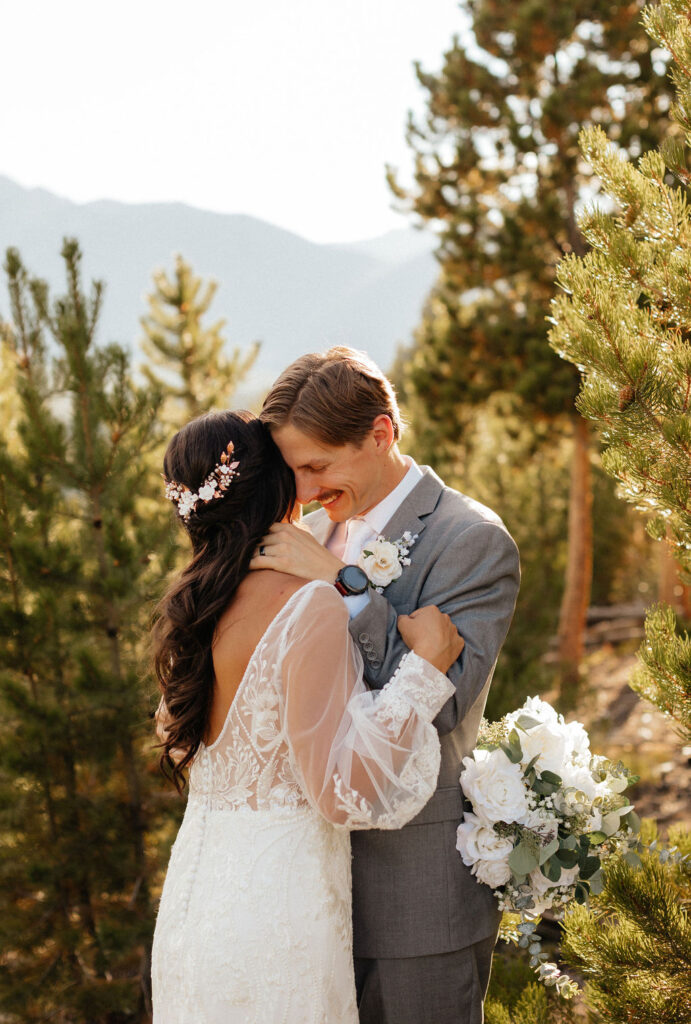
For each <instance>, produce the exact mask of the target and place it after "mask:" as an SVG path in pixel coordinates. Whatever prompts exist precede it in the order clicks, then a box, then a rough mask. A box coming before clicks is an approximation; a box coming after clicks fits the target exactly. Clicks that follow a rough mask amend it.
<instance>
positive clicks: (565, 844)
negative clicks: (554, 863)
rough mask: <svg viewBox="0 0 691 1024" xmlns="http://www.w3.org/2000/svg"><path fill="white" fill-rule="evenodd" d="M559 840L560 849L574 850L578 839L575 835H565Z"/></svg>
mask: <svg viewBox="0 0 691 1024" xmlns="http://www.w3.org/2000/svg"><path fill="white" fill-rule="evenodd" d="M560 842H561V848H562V850H575V849H577V848H578V840H577V839H576V837H575V836H565V837H564V838H563V839H561V840H560Z"/></svg>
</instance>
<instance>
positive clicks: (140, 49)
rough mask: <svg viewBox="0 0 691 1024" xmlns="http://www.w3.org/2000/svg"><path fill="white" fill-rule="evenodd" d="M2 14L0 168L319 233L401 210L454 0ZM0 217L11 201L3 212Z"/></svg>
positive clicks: (167, 2) (148, 3)
mask: <svg viewBox="0 0 691 1024" xmlns="http://www.w3.org/2000/svg"><path fill="white" fill-rule="evenodd" d="M2 6H3V10H2V13H1V14H0V34H1V35H2V39H3V47H2V50H3V53H2V59H1V60H0V89H1V92H0V95H2V96H3V101H2V104H1V105H0V141H1V145H0V174H5V175H7V176H8V177H10V178H13V179H14V180H16V181H18V182H19V183H20V184H22V185H25V186H42V187H44V188H47V189H49V190H50V191H53V192H57V193H58V194H60V195H63V196H67V197H68V198H70V199H74V200H77V201H80V202H81V201H87V200H91V199H101V198H110V199H120V200H123V201H126V202H139V201H146V202H150V201H168V200H180V201H183V202H187V203H190V204H191V205H194V206H200V207H204V208H206V209H210V210H216V211H222V212H228V213H247V214H252V215H253V216H256V217H261V218H263V219H264V220H267V221H270V222H271V223H274V224H278V225H280V226H282V227H286V228H289V229H290V230H292V231H295V232H297V233H298V234H301V235H303V236H305V237H307V238H310V239H313V240H315V241H318V242H335V241H353V240H356V239H361V238H368V237H372V236H375V235H378V234H380V233H383V232H385V231H387V230H388V229H390V228H395V227H404V226H405V225H406V223H407V220H406V218H405V217H404V216H402V215H401V214H396V213H394V212H393V211H392V210H391V208H390V207H391V201H392V200H391V196H390V193H389V191H388V188H387V186H386V182H385V179H384V164H385V163H387V162H388V163H392V164H394V165H397V166H399V167H401V168H403V169H409V168H410V166H411V162H410V157H409V153H408V150H407V147H406V145H405V140H404V130H405V120H406V112H407V110H408V109H409V108H411V107H412V108H414V109H417V110H422V109H423V104H424V100H423V96H424V94H423V92H422V90H421V89H420V88H419V87H418V85H417V82H416V79H415V75H414V71H413V67H412V62H413V61H414V60H419V61H421V62H422V64H423V67H425V68H426V69H428V70H437V69H438V68H439V66H440V64H441V59H442V54H443V52H444V50H445V49H447V48H448V46H449V45H450V43H451V38H452V36H453V34H454V33H457V32H459V31H460V30H461V28H462V26H463V19H462V15H461V13H460V11H459V9H458V3H457V0H242V2H239V0H195V2H189V0H187V2H181V0H118V2H117V3H103V2H98V0H17V2H14V3H9V2H8V3H5V4H3V5H2ZM0 215H1V211H0Z"/></svg>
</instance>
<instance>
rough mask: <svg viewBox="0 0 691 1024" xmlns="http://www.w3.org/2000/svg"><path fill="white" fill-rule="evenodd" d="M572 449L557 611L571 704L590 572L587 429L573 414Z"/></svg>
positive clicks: (565, 697)
mask: <svg viewBox="0 0 691 1024" xmlns="http://www.w3.org/2000/svg"><path fill="white" fill-rule="evenodd" d="M572 422H573V439H574V448H573V456H572V460H571V487H570V493H569V533H568V556H567V566H566V580H565V586H564V595H563V597H562V602H561V610H560V614H559V634H558V639H559V663H560V676H561V678H560V688H561V703H562V706H563V707H564V708H565V709H567V708H570V707H573V706H574V704H575V702H576V699H577V694H578V684H579V668H580V663H581V659H582V657H583V634H584V632H585V623H586V612H587V610H588V602H589V601H590V586H591V582H592V575H593V517H592V505H593V494H592V479H591V472H590V445H589V441H590V428H589V426H588V423H587V421H586V420H584V419H583V417H582V416H579V415H578V414H577V413H574V417H573V421H572Z"/></svg>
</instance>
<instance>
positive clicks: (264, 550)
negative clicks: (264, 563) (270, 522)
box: [259, 544, 266, 558]
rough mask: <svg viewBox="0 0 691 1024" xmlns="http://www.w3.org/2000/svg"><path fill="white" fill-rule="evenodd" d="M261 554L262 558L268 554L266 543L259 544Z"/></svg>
mask: <svg viewBox="0 0 691 1024" xmlns="http://www.w3.org/2000/svg"><path fill="white" fill-rule="evenodd" d="M259 554H260V555H261V557H262V558H263V557H264V555H265V554H266V548H265V547H264V545H263V544H260V545H259Z"/></svg>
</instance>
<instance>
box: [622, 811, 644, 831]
mask: <svg viewBox="0 0 691 1024" xmlns="http://www.w3.org/2000/svg"><path fill="white" fill-rule="evenodd" d="M621 823H622V825H624V826H628V828H630V829H631V831H632V832H633V833H634V834H635V835H638V833H639V832H640V831H641V819H640V818H639V817H638V815H637V814H636V812H635V811H629V812H628V813H627V814H625V815H624V816H623V817H622V819H621Z"/></svg>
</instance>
